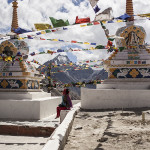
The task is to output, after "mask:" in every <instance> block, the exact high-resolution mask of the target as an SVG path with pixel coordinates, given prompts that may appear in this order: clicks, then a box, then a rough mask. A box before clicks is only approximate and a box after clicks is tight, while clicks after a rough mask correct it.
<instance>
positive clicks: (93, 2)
mask: <svg viewBox="0 0 150 150" xmlns="http://www.w3.org/2000/svg"><path fill="white" fill-rule="evenodd" d="M89 1H90V4H91V6H92V7H94V6H95V5H96V4H97V2H98V1H99V0H89Z"/></svg>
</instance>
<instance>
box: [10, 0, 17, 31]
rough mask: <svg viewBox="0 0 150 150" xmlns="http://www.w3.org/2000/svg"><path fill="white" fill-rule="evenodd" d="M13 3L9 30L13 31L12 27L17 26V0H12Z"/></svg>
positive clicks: (15, 27)
mask: <svg viewBox="0 0 150 150" xmlns="http://www.w3.org/2000/svg"><path fill="white" fill-rule="evenodd" d="M12 4H13V6H12V7H13V16H12V24H11V32H14V29H17V28H18V27H19V26H18V15H17V8H18V6H17V5H18V2H17V0H14V1H13V2H12Z"/></svg>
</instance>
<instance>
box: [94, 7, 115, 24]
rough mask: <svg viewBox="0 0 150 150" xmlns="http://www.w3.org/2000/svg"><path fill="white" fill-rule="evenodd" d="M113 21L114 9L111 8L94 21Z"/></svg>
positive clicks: (97, 16)
mask: <svg viewBox="0 0 150 150" xmlns="http://www.w3.org/2000/svg"><path fill="white" fill-rule="evenodd" d="M112 19H113V15H112V8H111V7H109V8H107V9H105V10H104V11H103V12H101V13H99V14H97V15H96V16H95V20H94V21H110V20H112Z"/></svg>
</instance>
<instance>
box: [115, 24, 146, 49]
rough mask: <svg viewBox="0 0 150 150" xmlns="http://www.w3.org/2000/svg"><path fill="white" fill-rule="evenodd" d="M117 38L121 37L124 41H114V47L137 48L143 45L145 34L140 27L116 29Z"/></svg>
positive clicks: (132, 26)
mask: <svg viewBox="0 0 150 150" xmlns="http://www.w3.org/2000/svg"><path fill="white" fill-rule="evenodd" d="M116 35H117V36H121V37H123V38H124V39H116V45H117V46H118V47H126V48H130V47H134V46H135V47H138V46H142V45H143V44H144V39H145V37H146V32H145V30H144V28H143V27H141V26H135V25H131V26H126V27H122V28H120V29H118V31H117V33H116Z"/></svg>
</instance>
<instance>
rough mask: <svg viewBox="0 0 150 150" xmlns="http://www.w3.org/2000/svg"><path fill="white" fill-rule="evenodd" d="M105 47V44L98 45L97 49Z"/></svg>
mask: <svg viewBox="0 0 150 150" xmlns="http://www.w3.org/2000/svg"><path fill="white" fill-rule="evenodd" d="M104 48H105V46H103V45H98V46H96V47H95V49H104Z"/></svg>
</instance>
